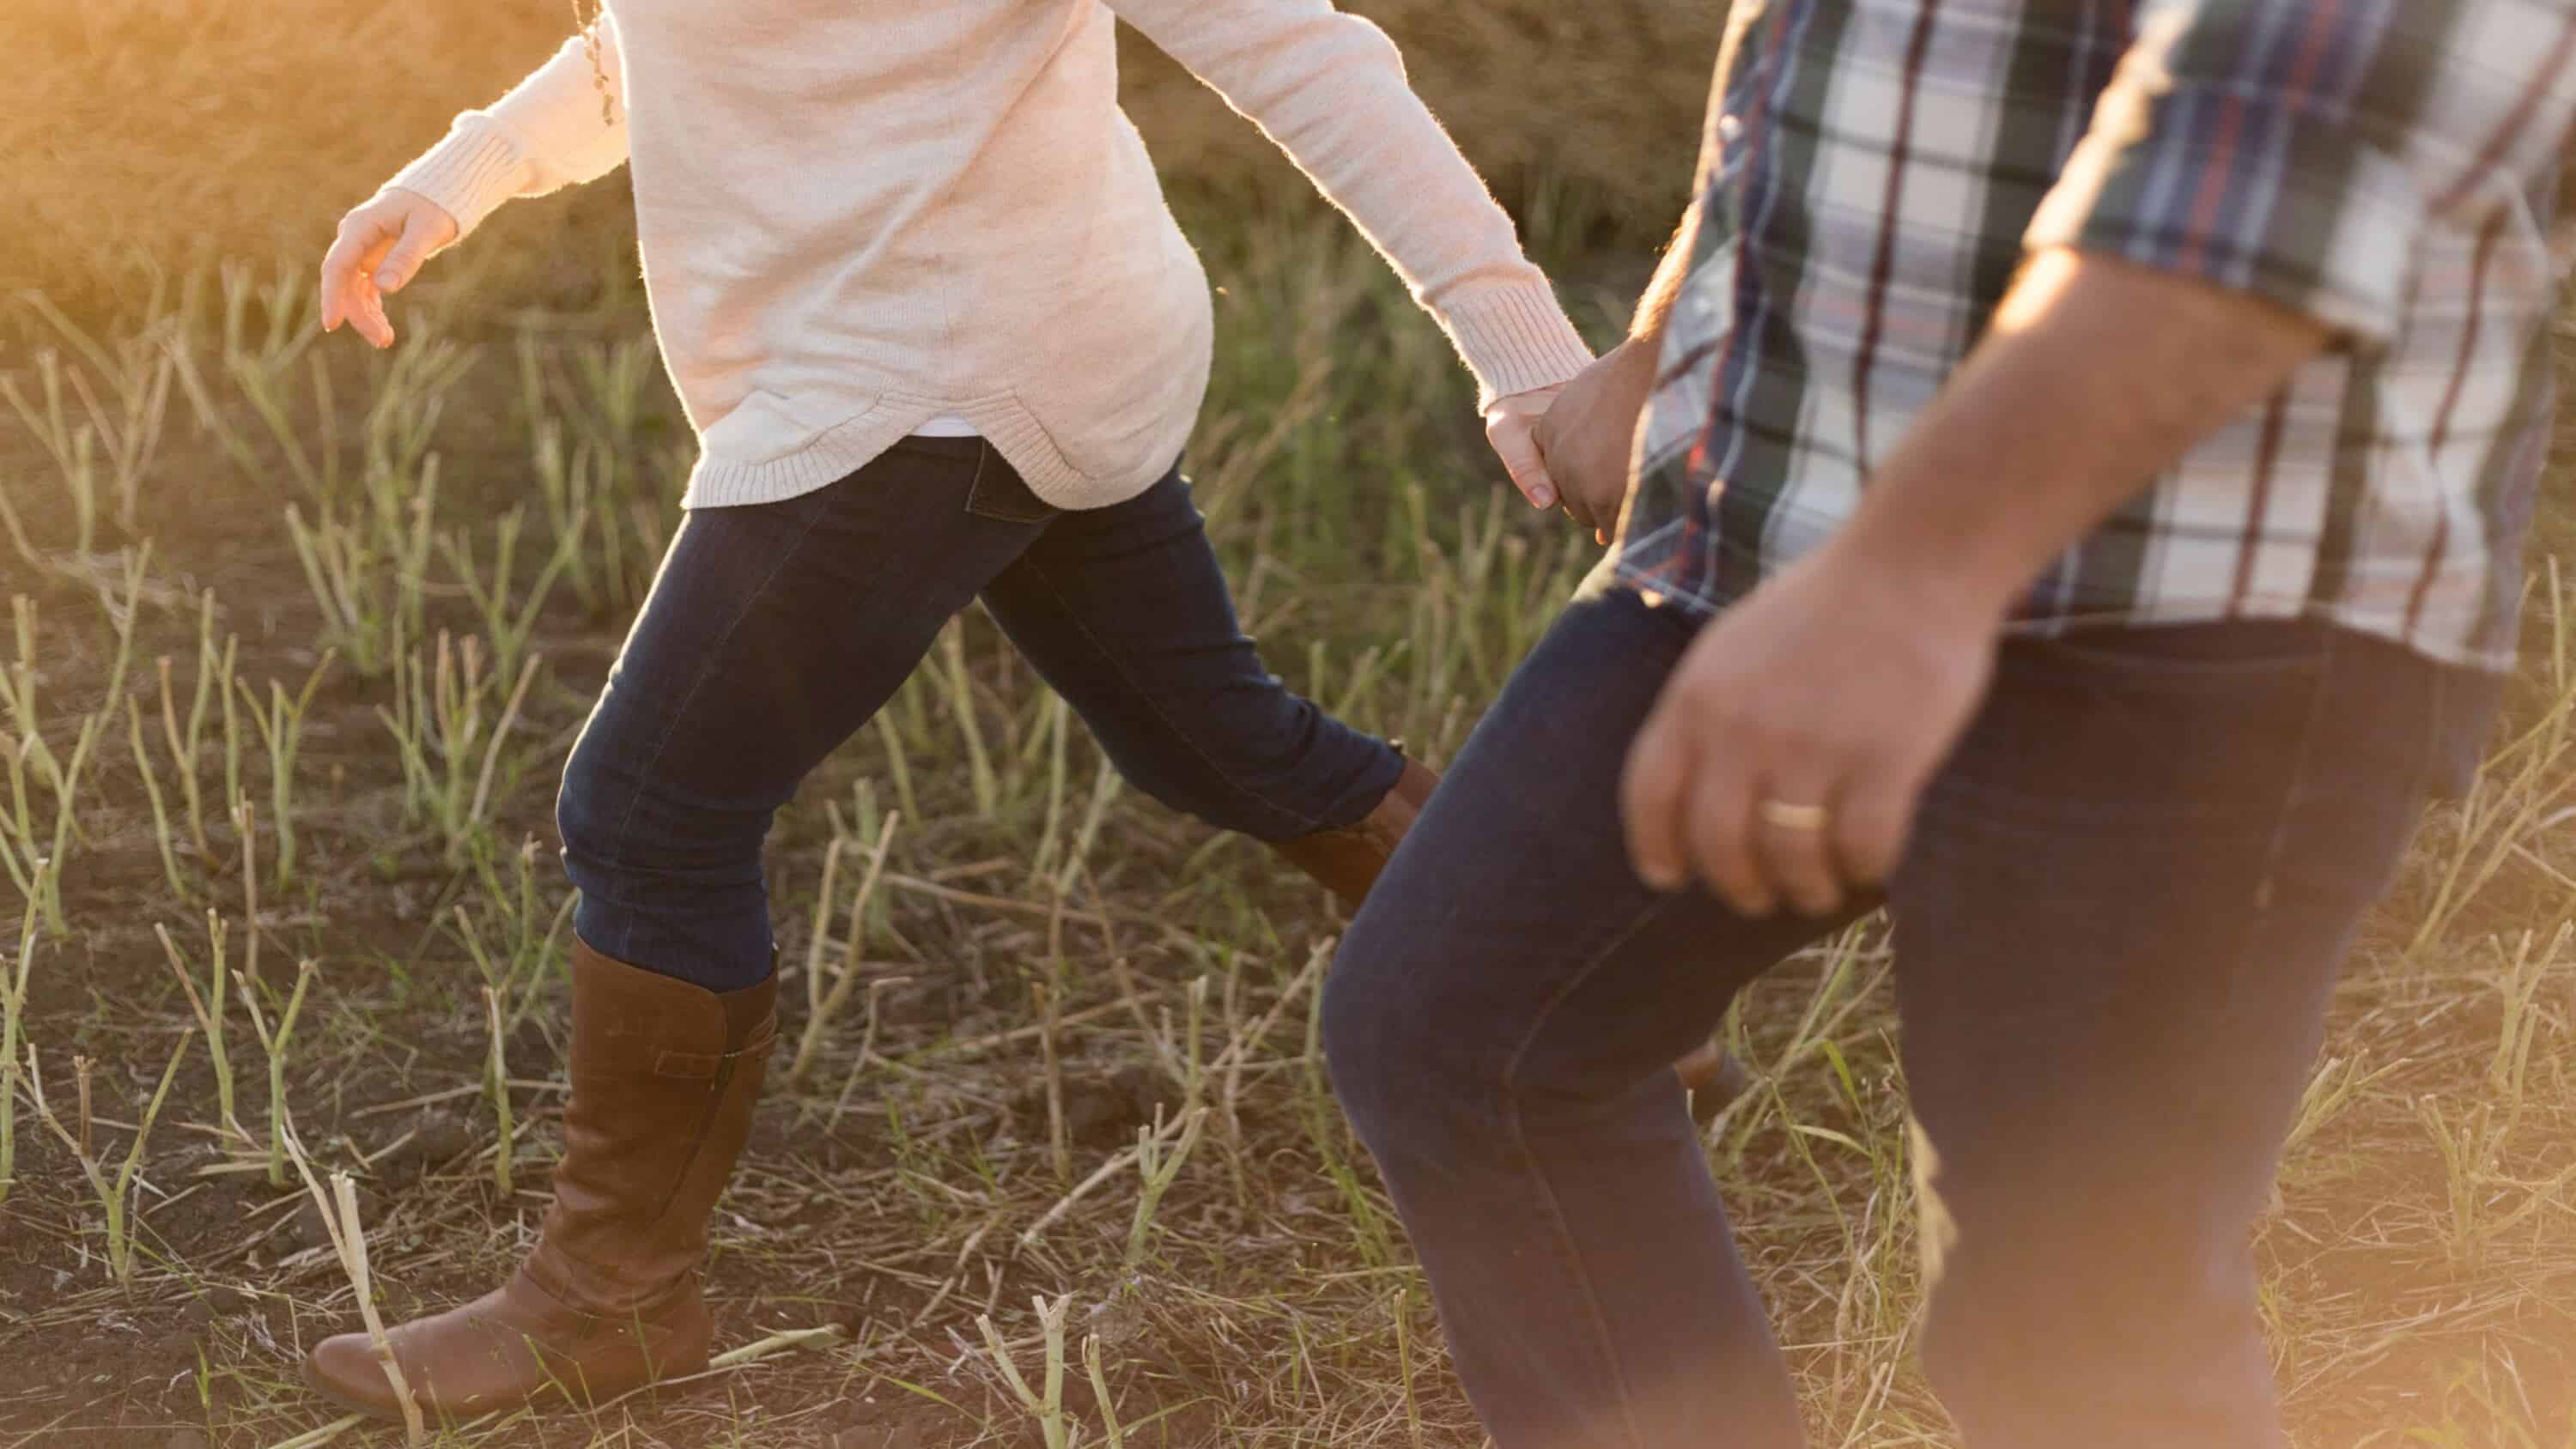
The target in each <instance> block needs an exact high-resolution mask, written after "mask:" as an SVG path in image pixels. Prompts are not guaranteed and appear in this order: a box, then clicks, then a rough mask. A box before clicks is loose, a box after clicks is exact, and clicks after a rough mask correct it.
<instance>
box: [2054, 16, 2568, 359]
mask: <svg viewBox="0 0 2576 1449" xmlns="http://www.w3.org/2000/svg"><path fill="white" fill-rule="evenodd" d="M2570 20H2571V0H2337V3H2320V0H2165V3H2162V4H2159V5H2156V6H2154V7H2153V8H2151V9H2149V10H2147V12H2146V13H2145V14H2144V15H2143V16H2142V17H2141V19H2140V21H2139V23H2138V27H2137V38H2136V41H2135V43H2134V44H2133V46H2132V47H2131V49H2130V50H2129V52H2128V54H2127V56H2126V58H2125V59H2124V60H2123V62H2122V64H2121V67H2120V71H2119V74H2118V77H2117V78H2116V79H2115V80H2114V81H2113V82H2112V84H2111V85H2110V87H2109V88H2108V89H2107V90H2106V91H2105V92H2104V93H2103V97H2102V101H2101V105H2100V107H2099V108H2098V110H2097V111H2096V113H2095V116H2094V119H2093V123H2092V127H2091V130H2090V131H2089V132H2088V133H2087V135H2086V136H2085V138H2084V139H2083V141H2082V142H2081V143H2080V144H2079V145H2078V146H2077V148H2076V150H2075V152H2074V154H2073V155H2072V156H2071V157H2070V158H2069V160H2068V162H2067V165H2066V167H2065V169H2064V171H2063V172H2062V173H2061V174H2060V177H2059V180H2058V182H2057V184H2056V186H2055V187H2054V188H2053V189H2052V190H2051V192H2050V193H2049V195H2048V197H2047V199H2046V201H2045V202H2044V203H2043V204H2042V205H2041V207H2040V209H2039V211H2038V213H2037V214H2036V216H2035V217H2034V218H2033V220H2032V224H2031V227H2030V229H2029V232H2028V233H2027V236H2026V241H2027V243H2028V245H2029V246H2030V247H2032V248H2033V249H2038V248H2042V247H2050V246H2068V247H2074V248H2078V249H2081V250H2085V251H2091V252H2099V253H2103V254H2107V255H2112V256H2117V257H2121V258H2124V259H2126V260H2129V261H2133V262H2136V263H2139V264H2141V265H2145V266H2151V267H2156V268H2159V269H2161V270H2165V271H2170V272H2175V273H2180V274H2183V275H2187V276H2192V277H2197V278H2200V279H2202V280H2205V281H2208V282H2211V283H2213V284H2216V285H2219V286H2224V287H2228V288H2231V289H2235V290H2239V291H2244V292H2249V293H2252V294H2254V295H2256V296H2259V297H2262V298H2264V299H2266V300H2268V301H2271V302H2273V303H2275V304H2277V305H2279V306H2282V307H2285V308H2288V309H2290V310H2291V311H2294V312H2297V313H2300V314H2302V315H2305V316H2308V317H2312V318H2315V319H2316V320H2318V321H2319V322H2322V323H2324V324H2326V325H2327V326H2329V327H2332V328H2334V329H2336V330H2338V331H2340V332H2342V333H2344V334H2346V335H2347V336H2350V337H2353V338H2355V339H2358V340H2362V341H2366V342H2371V343H2385V342H2387V341H2388V340H2389V339H2391V338H2392V337H2393V336H2394V335H2395V334H2396V332H2397V331H2398V329H2399V326H2400V323H2401V319H2402V318H2403V316H2404V315H2405V310H2406V299H2407V297H2408V295H2409V293H2410V291H2411V290H2412V288H2413V286H2414V285H2415V282H2416V280H2417V278H2416V267H2417V264H2418V261H2419V259H2420V258H2421V257H2422V256H2423V255H2424V242H2425V241H2426V239H2427V234H2428V233H2429V232H2433V231H2436V230H2440V231H2449V232H2454V233H2466V234H2471V235H2474V234H2477V233H2479V232H2481V231H2482V230H2484V229H2485V228H2487V227H2489V226H2493V225H2501V224H2506V223H2509V222H2512V221H2514V220H2516V219H2517V218H2522V219H2528V220H2532V221H2546V220H2547V216H2546V206H2545V201H2544V199H2542V198H2537V197H2535V196H2534V195H2533V194H2532V193H2533V191H2534V189H2535V188H2537V187H2540V186H2542V185H2544V184H2545V182H2544V178H2547V177H2549V176H2551V175H2553V174H2554V168H2555V163H2556V160H2557V157H2558V156H2559V154H2560V152H2561V150H2562V148H2563V147H2564V146H2565V145H2566V142H2567V138H2568V132H2569V127H2570V122H2571V115H2576V54H2571V40H2576V25H2571V23H2570ZM2499 57H2510V58H2511V63H2510V64H2505V65H2499V64H2498V63H2497V61H2498V58H2499Z"/></svg>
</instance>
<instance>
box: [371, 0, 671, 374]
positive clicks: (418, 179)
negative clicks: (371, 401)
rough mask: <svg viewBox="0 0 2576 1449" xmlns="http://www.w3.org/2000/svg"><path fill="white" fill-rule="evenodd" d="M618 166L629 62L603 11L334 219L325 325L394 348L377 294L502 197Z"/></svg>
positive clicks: (414, 271) (395, 286) (398, 285)
mask: <svg viewBox="0 0 2576 1449" xmlns="http://www.w3.org/2000/svg"><path fill="white" fill-rule="evenodd" d="M625 161H626V95H625V67H624V64H623V62H622V60H621V59H620V56H619V51H618V45H617V22H616V19H615V18H614V17H613V16H611V15H609V14H608V13H607V12H606V11H604V10H603V11H602V12H601V13H600V14H599V16H598V18H597V19H596V20H594V21H592V22H591V24H590V25H589V26H588V27H586V28H585V29H584V30H583V31H582V32H581V33H580V34H577V35H575V36H573V37H572V38H571V39H569V40H567V41H565V42H564V44H563V47H562V48H561V49H560V50H557V51H556V52H555V53H554V55H553V56H552V57H551V58H549V59H548V60H547V61H546V63H545V64H543V65H541V66H539V67H537V69H536V70H535V71H533V72H532V73H530V74H529V76H528V78H527V79H526V80H523V81H521V82H520V83H519V84H518V85H517V86H515V87H513V88H512V89H511V91H510V93H509V94H508V95H505V96H503V97H502V98H501V99H500V100H498V101H496V102H494V103H493V104H492V105H491V106H490V107H489V108H488V109H485V110H480V111H468V112H466V113H465V114H464V115H462V116H459V117H458V118H457V119H456V124H455V126H454V127H453V128H452V129H451V130H450V131H449V132H448V134H447V136H446V138H445V139H443V140H441V141H440V142H439V143H438V144H437V145H436V146H433V147H431V148H430V149H429V151H428V152H426V153H425V154H423V155H422V156H421V157H420V158H419V159H418V160H415V161H413V162H412V163H411V164H410V165H408V166H405V167H404V168H403V169H402V170H401V171H400V172H398V173H396V174H395V176H394V178H393V179H392V180H391V181H388V182H386V183H385V185H384V187H383V189H381V190H379V191H378V192H377V193H376V194H375V195H374V196H373V197H370V198H369V199H368V200H367V202H366V203H365V204H364V205H362V206H360V207H358V208H357V209H356V210H354V211H352V212H350V213H349V214H348V215H347V216H346V217H344V218H342V219H341V222H340V229H339V233H338V235H337V236H336V237H334V238H333V240H332V243H331V249H330V251H329V252H328V253H327V254H326V255H325V256H324V257H323V260H322V326H323V330H325V331H331V330H335V329H337V328H338V327H339V326H340V324H341V323H343V322H346V323H348V324H350V325H351V326H353V327H355V328H356V329H357V330H358V332H359V334H360V335H361V336H363V337H365V338H366V339H367V340H368V341H369V342H372V343H374V344H375V345H376V346H378V347H390V346H392V345H393V340H394V329H393V323H392V322H391V321H390V320H388V319H387V318H386V316H385V306H384V298H385V294H387V293H389V292H397V291H400V290H402V288H403V287H404V286H405V285H406V284H408V283H409V282H410V281H411V279H412V278H413V277H414V276H416V275H418V274H419V272H420V268H421V264H422V263H424V262H426V261H428V260H429V259H430V258H431V257H433V256H436V255H437V254H438V253H440V252H442V251H445V250H446V249H447V248H449V247H451V246H454V245H455V244H456V243H457V242H459V241H461V240H463V239H464V237H465V235H466V233H468V232H471V231H472V230H474V228H475V227H477V226H479V225H481V224H482V222H483V219H484V218H485V217H487V216H489V215H491V214H492V212H493V210H494V209H495V208H497V207H499V206H500V205H501V203H503V202H505V201H509V200H512V199H513V198H517V197H524V196H543V195H545V194H546V193H547V192H550V191H555V190H558V189H560V188H562V187H566V186H572V185H577V184H579V183H581V182H584V181H593V180H597V179H598V178H599V177H602V176H605V175H607V174H608V173H609V172H611V171H614V170H616V169H617V168H618V167H619V166H621V165H623V164H625Z"/></svg>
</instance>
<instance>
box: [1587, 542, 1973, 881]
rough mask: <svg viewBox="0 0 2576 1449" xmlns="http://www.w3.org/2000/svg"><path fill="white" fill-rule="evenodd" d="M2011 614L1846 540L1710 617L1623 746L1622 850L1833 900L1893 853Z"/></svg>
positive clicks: (1663, 864)
mask: <svg viewBox="0 0 2576 1449" xmlns="http://www.w3.org/2000/svg"><path fill="white" fill-rule="evenodd" d="M1998 628H1999V614H1998V612H1997V611H1995V610H1994V609H1991V608H1989V607H1988V606H1987V605H1986V604H1985V603H1984V602H1983V601H1982V600H1972V599H1968V598H1964V597H1961V596H1960V595H1959V592H1958V591H1957V590H1956V589H1955V588H1954V587H1953V586H1951V585H1948V584H1945V583H1940V582H1934V581H1931V580H1928V579H1927V578H1925V577H1924V576H1923V575H1922V574H1921V573H1919V572H1915V571H1910V570H1908V569H1907V568H1906V567H1904V566H1903V565H1901V564H1898V563H1894V562H1890V561H1885V560H1882V559H1878V558H1875V557H1864V556H1862V555H1860V554H1859V553H1858V552H1857V551H1856V550H1854V549H1851V548H1847V547H1844V546H1843V543H1842V541H1841V540H1837V541H1836V542H1835V543H1832V544H1828V545H1826V546H1825V547H1824V548H1823V549H1821V550H1820V551H1818V552H1817V553H1815V554H1813V555H1811V556H1809V557H1808V558H1806V559H1803V560H1801V561H1799V562H1798V563H1796V564H1794V565H1792V566H1791V567H1790V568H1788V569H1787V570H1785V571H1784V572H1782V573H1780V574H1778V575H1776V576H1774V577H1772V578H1771V579H1769V580H1767V581H1766V582H1764V583H1763V584H1762V585H1761V586H1760V587H1758V588H1757V589H1755V590H1754V592H1753V593H1752V594H1751V595H1749V596H1748V597H1746V598H1745V599H1744V600H1743V601H1742V602H1741V603H1739V604H1737V605H1735V606H1734V607H1733V608H1731V609H1729V610H1727V611H1726V612H1725V613H1723V614H1721V615H1719V616H1718V617H1717V618H1716V619H1714V620H1712V621H1711V622H1710V623H1709V624H1708V626H1707V627H1706V628H1704V629H1702V630H1701V631H1700V635H1699V637H1698V638H1697V639H1696V640H1694V641H1693V642H1692V644H1691V646H1690V649H1689V650H1688V651H1687V652H1686V653H1685V654H1684V655H1683V657H1682V662H1681V664H1680V666H1679V667H1677V668H1676V669H1675V670H1674V671H1673V673H1672V676H1671V678H1669V679H1668V680H1666V681H1665V684H1664V690H1663V695H1662V697H1661V698H1660V699H1659V700H1657V701H1656V704H1655V708H1654V711H1653V712H1652V713H1651V714H1650V715H1648V716H1647V719H1646V723H1645V725H1644V726H1643V727H1642V728H1641V729H1639V730H1638V732H1637V737H1636V740H1635V741H1634V742H1633V743H1632V744H1631V745H1630V746H1629V749H1628V763H1627V769H1626V772H1625V775H1624V777H1623V778H1622V780H1621V782H1620V801H1619V803H1620V814H1621V816H1622V818H1623V819H1624V820H1625V821H1626V824H1627V834H1628V854H1629V859H1630V862H1631V863H1632V864H1633V865H1634V866H1635V867H1636V870H1637V874H1638V875H1639V876H1640V877H1641V878H1642V879H1644V880H1645V881H1646V882H1647V883H1648V884H1649V885H1652V886H1655V887H1658V888H1660V889H1664V890H1676V889H1679V888H1681V887H1682V885H1683V884H1685V883H1686V882H1688V881H1690V880H1691V879H1693V878H1694V877H1696V878H1697V879H1699V880H1701V881H1704V882H1706V883H1707V884H1708V885H1709V887H1710V888H1712V889H1714V890H1715V891H1716V892H1717V894H1718V895H1719V896H1721V897H1723V898H1724V899H1725V900H1726V902H1727V903H1728V904H1729V905H1730V906H1732V907H1734V908H1735V909H1736V910H1737V911H1739V912H1742V913H1743V914H1744V915H1746V916H1749V917H1755V918H1761V917H1767V916H1770V915H1772V914H1774V913H1775V912H1777V911H1778V910H1779V909H1780V907H1781V906H1782V905H1783V904H1784V903H1785V904H1786V905H1788V906H1790V907H1793V908H1795V909H1796V910H1798V911H1800V912H1802V913H1805V914H1807V915H1812V916H1829V915H1832V914H1834V913H1836V912H1838V911H1840V910H1841V909H1843V908H1844V906H1846V905H1847V904H1848V903H1849V902H1851V901H1852V900H1853V899H1854V898H1855V897H1856V896H1859V895H1862V894H1864V893H1866V892H1868V891H1869V890H1871V889H1873V888H1875V887H1877V886H1879V885H1881V884H1883V883H1884V882H1885V881H1886V880H1887V878H1888V876H1889V875H1890V873H1892V872H1893V871H1894V870H1895V869H1896V865H1897V862H1898V859H1899V858H1900V857H1901V855H1902V854H1903V852H1904V848H1905V840H1906V836H1907V835H1908V833H1909V832H1910V831H1911V829H1912V826H1913V822H1914V815H1915V808H1916V804H1917V802H1918V800H1919V799H1920V797H1921V795H1922V793H1923V789H1924V786H1925V785H1926V784H1927V783H1929V781H1930V780H1931V778H1932V773H1933V771H1934V770H1936V769H1937V768H1939V766H1940V764H1941V762H1942V760H1943V759H1944V758H1945V757H1946V756H1947V755H1948V754H1949V752H1950V749H1951V747H1952V746H1953V745H1954V744H1955V743H1956V742H1957V740H1958V738H1959V736H1960V734H1961V733H1962V732H1964V731H1965V730H1966V728H1967V725H1968V722H1969V719H1970V718H1971V716H1972V715H1973V713H1974V712H1975V710H1976V708H1977V706H1978V704H1979V702H1980V701H1981V700H1982V699H1983V698H1984V696H1985V692H1986V687H1987V684H1988V682H1989V680H1990V679H1991V678H1992V675H1993V671H1994V653H1995V640H1996V636H1997V631H1998Z"/></svg>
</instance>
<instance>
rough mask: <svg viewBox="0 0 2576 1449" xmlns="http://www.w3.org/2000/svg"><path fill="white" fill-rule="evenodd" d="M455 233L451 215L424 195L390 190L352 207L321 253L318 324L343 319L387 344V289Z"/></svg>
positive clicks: (405, 280) (415, 271) (390, 337)
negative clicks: (337, 232)
mask: <svg viewBox="0 0 2576 1449" xmlns="http://www.w3.org/2000/svg"><path fill="white" fill-rule="evenodd" d="M456 235H457V226H456V221H455V218H453V217H451V216H449V215H448V214H447V213H446V212H445V211H444V210H442V209H440V208H439V207H438V206H436V205H435V204H433V203H431V202H430V201H428V200H426V199H424V198H410V197H405V196H403V195H401V194H400V193H391V192H389V193H387V194H386V195H385V196H382V197H379V198H377V199H376V200H374V201H370V202H368V203H367V204H366V205H364V206H362V207H359V208H358V209H357V210H355V211H353V212H350V213H349V214H348V216H347V217H346V218H344V219H343V220H342V221H341V223H340V232H339V235H338V236H336V237H334V238H333V239H332V242H331V249H330V250H329V251H328V252H326V253H324V254H323V257H322V329H323V330H324V331H326V332H328V331H333V330H336V329H337V328H338V327H339V326H340V325H341V324H342V323H347V324H348V325H349V326H350V327H352V328H354V329H356V331H357V333H358V335H359V336H361V337H364V338H366V339H367V340H368V341H369V342H372V343H374V344H375V345H376V346H378V347H391V346H392V345H393V341H394V325H393V322H392V320H391V319H390V318H388V317H386V315H385V300H384V299H385V293H387V292H394V291H399V290H401V289H402V288H403V287H405V286H407V285H409V283H410V282H411V279H412V278H413V277H415V276H417V275H419V273H420V268H421V264H422V263H424V262H426V261H428V260H429V259H430V258H431V257H433V256H435V255H437V254H438V253H439V252H440V251H441V250H442V249H444V248H445V247H446V246H447V245H448V244H449V243H451V242H453V241H455V240H456Z"/></svg>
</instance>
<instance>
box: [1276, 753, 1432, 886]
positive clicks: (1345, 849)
mask: <svg viewBox="0 0 2576 1449" xmlns="http://www.w3.org/2000/svg"><path fill="white" fill-rule="evenodd" d="M1439 783H1440V776H1439V775H1438V774H1436V773H1434V772H1433V771H1432V769H1431V767H1430V766H1428V765H1425V764H1423V763H1422V762H1421V761H1419V760H1406V761H1405V762H1404V773H1403V774H1402V775H1400V776H1398V777H1397V778H1396V782H1395V787H1394V788H1393V789H1391V790H1388V791H1387V792H1386V794H1385V795H1384V796H1383V797H1381V798H1380V799H1379V800H1378V802H1377V807H1376V808H1375V809H1373V810H1371V811H1369V813H1368V814H1367V815H1365V816H1363V817H1362V818H1361V819H1360V821H1359V823H1357V824H1355V825H1345V826H1342V827H1340V828H1339V829H1336V830H1318V831H1316V832H1315V833H1314V834H1312V835H1300V836H1298V837H1296V838H1295V839H1293V840H1274V841H1272V842H1271V843H1270V848H1271V849H1272V850H1275V851H1277V852H1278V853H1279V855H1280V857H1281V858H1282V859H1284V860H1286V861H1287V862H1288V863H1289V864H1290V865H1293V866H1295V867H1297V868H1298V869H1299V870H1302V871H1304V872H1305V873H1306V874H1308V875H1309V876H1312V877H1314V879H1315V880H1316V881H1317V882H1318V883H1320V884H1321V885H1322V886H1323V887H1324V889H1326V890H1328V891H1331V892H1332V893H1333V894H1334V895H1335V896H1337V897H1339V898H1340V900H1341V903H1342V904H1343V905H1345V906H1348V907H1350V908H1351V909H1352V910H1355V911H1356V910H1358V909H1359V908H1360V902H1361V901H1363V900H1366V899H1368V893H1369V887H1371V886H1373V885H1375V884H1377V878H1378V874H1379V873H1380V872H1382V871H1384V870H1385V869H1386V863H1387V862H1388V861H1389V860H1392V859H1393V858H1394V857H1395V847H1396V846H1397V845H1398V844H1399V843H1400V842H1402V841H1403V839H1404V835H1405V832H1406V831H1408V830H1411V829H1412V828H1413V821H1414V818H1415V817H1416V816H1419V815H1420V814H1421V813H1422V807H1423V806H1424V805H1426V804H1428V803H1429V802H1430V800H1431V792H1432V790H1433V788H1435V787H1436V786H1438V785H1439Z"/></svg>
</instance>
